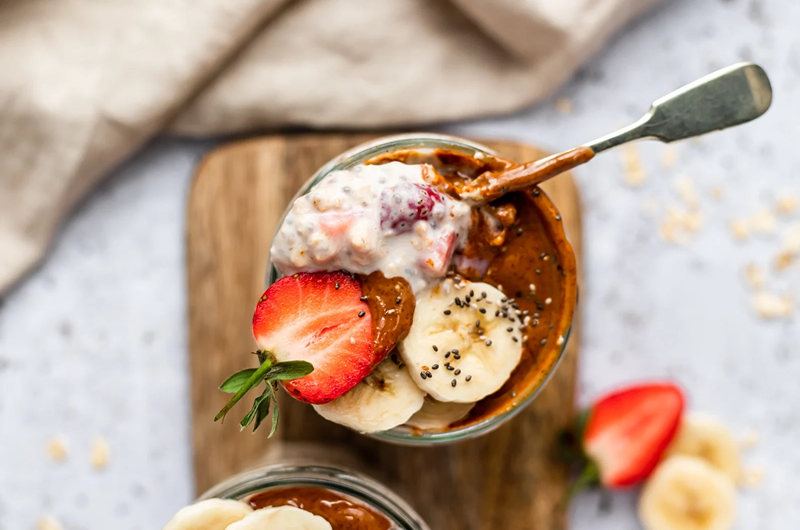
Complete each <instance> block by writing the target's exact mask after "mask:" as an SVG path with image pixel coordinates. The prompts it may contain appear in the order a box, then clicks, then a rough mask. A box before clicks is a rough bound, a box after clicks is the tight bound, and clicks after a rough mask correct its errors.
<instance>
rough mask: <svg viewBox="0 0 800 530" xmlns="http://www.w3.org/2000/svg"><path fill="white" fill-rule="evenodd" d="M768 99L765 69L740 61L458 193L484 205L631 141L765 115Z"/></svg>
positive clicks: (685, 134) (680, 136)
mask: <svg viewBox="0 0 800 530" xmlns="http://www.w3.org/2000/svg"><path fill="white" fill-rule="evenodd" d="M771 103H772V87H771V86H770V82H769V79H768V78H767V74H766V72H764V70H763V69H762V68H761V67H760V66H758V65H755V64H753V63H739V64H734V65H732V66H728V67H727V68H723V69H722V70H717V71H716V72H714V73H713V74H709V75H707V76H705V77H702V78H700V79H698V80H697V81H694V82H692V83H689V84H688V85H686V86H684V87H682V88H679V89H678V90H676V91H674V92H672V93H670V94H667V95H666V96H664V97H662V98H660V99H658V100H656V101H655V102H654V103H653V104H652V105H651V106H650V110H649V111H648V112H647V114H645V115H644V116H643V117H642V118H641V119H640V120H639V121H637V122H636V123H634V124H632V125H629V126H628V127H625V128H623V129H620V130H618V131H616V132H613V133H611V134H609V135H607V136H603V137H602V138H598V139H597V140H594V141H591V142H589V143H587V144H584V145H582V146H580V147H575V148H573V149H570V150H569V151H564V152H563V153H558V154H556V155H552V156H549V157H547V158H543V159H541V160H536V161H533V162H528V163H527V164H524V165H520V166H514V167H512V168H509V169H507V170H505V171H503V172H500V173H493V172H487V173H484V174H483V175H481V176H479V177H478V178H476V179H474V180H472V181H471V182H469V183H468V184H466V185H465V186H464V187H463V188H462V190H461V191H460V192H459V195H460V196H461V197H462V198H464V199H467V200H469V201H470V202H472V203H474V204H485V203H487V202H490V201H493V200H494V199H497V198H499V197H501V196H503V195H504V194H506V193H508V192H511V191H518V190H521V189H525V188H529V187H532V186H536V185H538V184H541V183H542V182H544V181H546V180H548V179H550V178H553V177H555V176H556V175H558V174H560V173H563V172H565V171H568V170H570V169H572V168H574V167H576V166H579V165H581V164H585V163H586V162H588V161H589V160H591V159H592V158H593V157H594V155H596V154H597V153H601V152H603V151H606V150H608V149H611V148H612V147H617V146H619V145H622V144H625V143H628V142H632V141H635V140H660V141H662V142H664V143H670V142H675V141H678V140H684V139H686V138H692V137H694V136H700V135H702V134H706V133H710V132H713V131H719V130H721V129H727V128H728V127H733V126H735V125H739V124H742V123H747V122H748V121H751V120H754V119H756V118H758V117H759V116H761V115H762V114H764V113H765V112H766V111H767V109H769V106H770V104H771Z"/></svg>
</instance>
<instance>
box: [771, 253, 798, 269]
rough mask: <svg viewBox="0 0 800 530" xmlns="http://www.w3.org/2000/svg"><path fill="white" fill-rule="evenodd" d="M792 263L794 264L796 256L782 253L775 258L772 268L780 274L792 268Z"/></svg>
mask: <svg viewBox="0 0 800 530" xmlns="http://www.w3.org/2000/svg"><path fill="white" fill-rule="evenodd" d="M792 263H794V256H793V255H792V254H789V253H788V252H781V253H780V254H778V255H777V256H775V261H773V262H772V266H773V267H774V268H775V270H776V271H778V272H780V271H785V270H786V269H788V268H789V267H791V266H792Z"/></svg>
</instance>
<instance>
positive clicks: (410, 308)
mask: <svg viewBox="0 0 800 530" xmlns="http://www.w3.org/2000/svg"><path fill="white" fill-rule="evenodd" d="M358 279H359V281H360V282H361V289H362V291H363V293H364V296H363V297H362V298H361V301H362V302H366V303H367V305H368V306H369V311H370V313H371V314H372V330H373V337H374V338H373V358H374V359H377V360H378V362H379V361H380V360H382V359H383V358H384V357H386V356H387V355H388V354H389V353H390V352H391V351H392V350H393V349H394V347H395V346H396V345H397V343H398V342H400V341H401V340H403V339H404V338H405V337H406V335H408V330H410V329H411V322H412V321H413V319H414V309H415V307H416V300H415V299H414V293H413V292H412V291H411V286H410V285H409V284H408V282H407V281H406V280H404V279H403V278H400V277H397V278H386V277H385V276H384V275H383V273H382V272H380V271H376V272H373V273H372V274H369V275H363V274H360V275H358Z"/></svg>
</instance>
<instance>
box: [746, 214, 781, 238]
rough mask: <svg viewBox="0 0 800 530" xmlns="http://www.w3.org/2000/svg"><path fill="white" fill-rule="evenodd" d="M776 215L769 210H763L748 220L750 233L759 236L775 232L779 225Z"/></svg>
mask: <svg viewBox="0 0 800 530" xmlns="http://www.w3.org/2000/svg"><path fill="white" fill-rule="evenodd" d="M777 222H778V221H777V219H775V215H774V214H773V213H772V212H771V211H769V210H761V211H760V212H757V213H756V214H754V215H753V216H752V217H750V218H749V219H748V220H747V225H748V226H749V227H750V231H751V232H754V233H757V234H769V233H771V232H774V231H775V225H776V224H777Z"/></svg>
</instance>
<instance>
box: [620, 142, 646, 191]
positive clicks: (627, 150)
mask: <svg viewBox="0 0 800 530" xmlns="http://www.w3.org/2000/svg"><path fill="white" fill-rule="evenodd" d="M620 152H621V155H622V169H623V180H624V181H625V184H627V185H628V186H634V187H636V186H641V185H642V184H644V181H645V180H647V174H646V173H645V171H644V166H643V165H642V158H641V156H639V150H638V149H637V148H636V147H635V146H634V145H632V144H628V145H623V146H622V147H621V150H620Z"/></svg>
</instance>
